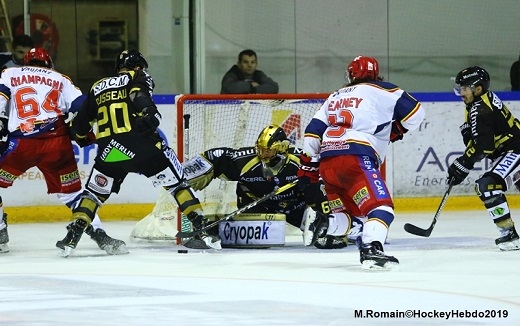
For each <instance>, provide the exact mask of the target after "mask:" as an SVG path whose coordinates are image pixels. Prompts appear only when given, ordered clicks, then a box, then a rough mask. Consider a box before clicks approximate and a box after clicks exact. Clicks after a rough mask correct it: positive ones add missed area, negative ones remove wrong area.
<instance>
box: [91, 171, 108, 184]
mask: <svg viewBox="0 0 520 326" xmlns="http://www.w3.org/2000/svg"><path fill="white" fill-rule="evenodd" d="M94 181H95V182H96V184H97V185H98V186H100V187H106V186H107V185H108V180H107V177H105V176H104V175H102V174H98V175H96V176H95V177H94Z"/></svg>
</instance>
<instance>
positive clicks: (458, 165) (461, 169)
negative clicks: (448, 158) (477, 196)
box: [447, 156, 473, 186]
mask: <svg viewBox="0 0 520 326" xmlns="http://www.w3.org/2000/svg"><path fill="white" fill-rule="evenodd" d="M471 169H473V163H472V162H470V161H468V160H467V159H466V158H465V157H464V156H461V157H459V158H457V159H455V161H454V162H453V163H452V164H451V165H450V167H449V168H448V180H447V183H448V184H449V183H451V182H452V180H453V185H454V186H456V185H458V184H461V183H462V181H464V179H466V177H467V176H468V174H469V171H470V170H471Z"/></svg>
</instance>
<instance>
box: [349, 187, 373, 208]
mask: <svg viewBox="0 0 520 326" xmlns="http://www.w3.org/2000/svg"><path fill="white" fill-rule="evenodd" d="M369 198H370V193H369V192H368V189H367V187H363V188H361V189H359V191H358V192H356V194H355V195H354V196H352V200H354V203H356V205H358V206H359V205H360V204H361V203H362V202H364V201H365V200H367V199H369Z"/></svg>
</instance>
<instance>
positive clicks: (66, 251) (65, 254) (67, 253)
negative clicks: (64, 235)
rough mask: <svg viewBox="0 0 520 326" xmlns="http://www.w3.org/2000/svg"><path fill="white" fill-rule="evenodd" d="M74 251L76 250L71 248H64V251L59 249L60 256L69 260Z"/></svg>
mask: <svg viewBox="0 0 520 326" xmlns="http://www.w3.org/2000/svg"><path fill="white" fill-rule="evenodd" d="M73 250H74V248H72V247H69V246H64V247H63V249H61V248H58V256H60V257H63V258H67V257H69V256H70V254H71V253H72V251H73Z"/></svg>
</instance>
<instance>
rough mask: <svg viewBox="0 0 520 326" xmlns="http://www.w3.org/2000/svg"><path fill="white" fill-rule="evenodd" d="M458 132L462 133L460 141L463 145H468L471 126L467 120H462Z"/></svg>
mask: <svg viewBox="0 0 520 326" xmlns="http://www.w3.org/2000/svg"><path fill="white" fill-rule="evenodd" d="M459 128H460V134H461V135H462V141H463V142H464V145H466V146H468V143H469V142H470V140H471V127H470V126H469V124H468V123H467V122H464V123H463V124H462V125H461V126H460V127H459Z"/></svg>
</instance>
